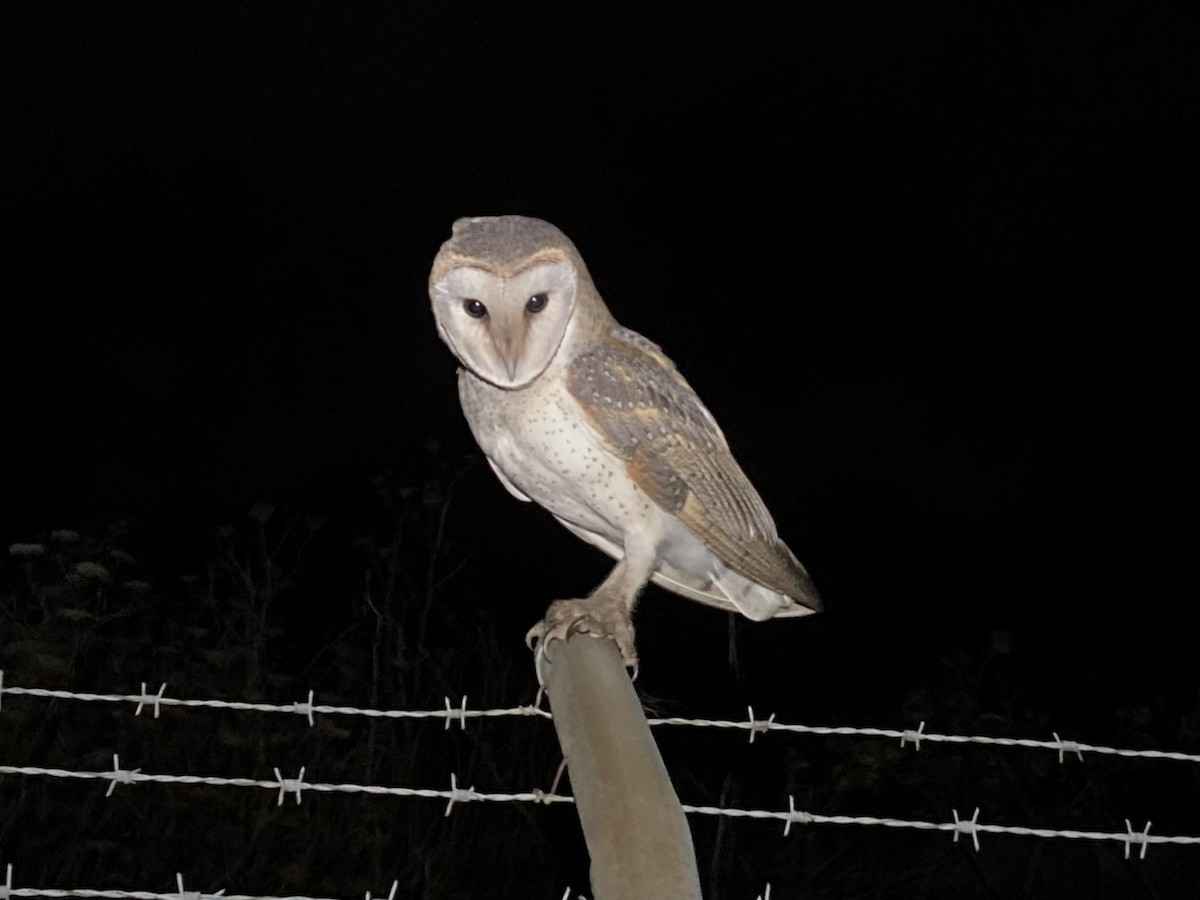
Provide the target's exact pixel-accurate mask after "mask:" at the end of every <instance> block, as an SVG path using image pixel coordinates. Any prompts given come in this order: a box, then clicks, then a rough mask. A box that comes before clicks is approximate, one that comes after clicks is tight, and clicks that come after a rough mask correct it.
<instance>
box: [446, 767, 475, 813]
mask: <svg viewBox="0 0 1200 900" xmlns="http://www.w3.org/2000/svg"><path fill="white" fill-rule="evenodd" d="M479 799H482V798H481V796H480V795H479V794H478V793H476V792H475V788H473V787H469V788H460V787H459V786H458V776H457V775H455V774H454V773H453V772H451V773H450V799H449V801H448V802H447V803H446V815H450V810H452V809H454V804H455V803H470V802H471V801H472V800H479Z"/></svg>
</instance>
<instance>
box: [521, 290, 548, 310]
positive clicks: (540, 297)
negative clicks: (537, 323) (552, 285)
mask: <svg viewBox="0 0 1200 900" xmlns="http://www.w3.org/2000/svg"><path fill="white" fill-rule="evenodd" d="M549 299H550V297H549V295H548V294H544V293H543V294H534V295H533V296H532V297H530V298H529V299H528V300H526V301H525V312H531V313H540V312H541V311H542V310H543V309H545V308H546V301H548V300H549Z"/></svg>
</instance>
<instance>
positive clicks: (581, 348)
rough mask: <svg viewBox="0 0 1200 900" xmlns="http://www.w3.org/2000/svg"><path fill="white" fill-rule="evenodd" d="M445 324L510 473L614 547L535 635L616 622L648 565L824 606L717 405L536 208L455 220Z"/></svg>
mask: <svg viewBox="0 0 1200 900" xmlns="http://www.w3.org/2000/svg"><path fill="white" fill-rule="evenodd" d="M429 295H430V299H431V301H432V304H433V313H434V318H435V320H436V322H437V329H438V333H439V334H440V335H441V338H442V340H443V341H445V342H446V344H447V345H448V346H449V347H450V349H451V350H452V351H453V353H454V355H455V356H456V357H458V360H459V361H460V362H461V363H462V365H463V368H461V369H459V372H458V394H459V399H460V400H461V402H462V408H463V412H464V413H465V414H466V417H467V422H468V424H469V425H470V428H471V432H472V433H473V434H474V436H475V439H476V441H478V443H479V446H480V447H481V448H482V450H483V452H484V455H485V456H486V457H487V459H488V462H489V463H491V467H492V469H493V470H494V471H495V473H496V475H497V476H498V477H499V479H500V482H501V483H502V484H503V485H504V486H505V487H506V488H507V489H508V490H509V492H510V493H512V494H513V495H514V496H515V497H517V498H518V499H519V500H525V501H529V500H533V501H536V502H537V503H538V504H540V505H541V506H543V507H545V508H546V509H547V510H549V511H550V513H551V514H553V516H554V517H555V518H556V519H557V520H558V521H559V522H561V523H562V524H563V525H564V526H566V528H567V529H568V530H569V531H571V532H573V533H574V534H576V535H577V536H578V537H580V538H582V539H583V540H585V541H587V542H589V543H591V544H594V545H595V546H597V547H599V548H600V549H601V550H603V551H604V552H605V553H607V554H608V555H609V556H611V557H613V558H614V559H616V560H617V563H616V565H615V566H614V567H613V570H612V572H611V574H609V576H608V577H607V578H606V579H605V580H604V581H603V583H601V584H600V586H599V587H597V588H596V589H595V590H594V591H593V592H592V593H591V594H590V595H589V596H588V597H587V598H585V599H575V600H559V601H557V602H556V603H554V604H552V605H551V606H550V609H549V610H548V612H547V614H546V618H545V620H544V621H543V622H541V623H539V624H538V625H535V626H534V627H533V628H532V629H531V630H530V634H529V640H530V641H532V640H534V639H535V638H540V639H542V641H543V643H544V642H545V641H548V640H549V639H551V638H560V639H565V638H566V637H568V636H569V635H570V634H571V633H572V632H575V631H579V632H584V633H588V634H591V635H593V636H597V637H600V636H607V637H611V638H613V639H614V640H615V641H616V643H617V646H618V648H619V649H620V651H621V654H622V657H623V658H624V660H625V662H626V663H627V664H628V665H631V666H632V667H633V668H634V669H635V671H636V661H637V655H636V651H635V648H634V643H633V625H632V622H631V619H630V614H631V612H632V609H633V605H634V602H635V601H636V599H637V596H638V594H639V593H640V591H641V590H642V588H643V587H644V586H645V585H646V583H647V582H648V581H653V582H654V583H655V584H658V585H660V586H661V587H664V588H666V589H667V590H669V591H673V592H675V593H677V594H681V595H682V596H684V597H688V598H691V599H692V600H698V601H700V602H701V603H707V604H709V605H711V606H715V607H718V608H720V609H723V610H728V611H731V612H732V611H736V612H740V613H742V614H743V615H745V616H746V617H748V618H750V619H754V620H763V619H769V618H772V617H775V616H800V615H806V614H808V613H812V612H816V611H818V610H820V609H821V599H820V596H819V595H818V594H817V591H816V588H815V587H814V586H813V583H812V580H811V579H810V578H809V576H808V573H807V572H806V571H805V569H804V566H802V565H801V564H800V563H799V561H798V560H797V559H796V557H795V556H794V555H793V554H792V552H791V551H790V550H789V549H788V548H787V546H786V545H785V544H784V543H783V541H781V540H780V539H779V535H778V533H777V531H776V528H775V523H774V521H773V520H772V518H771V515H770V513H769V512H767V508H766V506H765V505H764V504H763V501H762V499H761V498H760V497H759V495H758V493H757V491H755V489H754V487H753V486H752V485H751V484H750V481H749V480H748V479H747V478H746V475H745V474H744V473H743V472H742V470H741V468H740V467H739V466H738V464H737V462H736V461H735V460H734V458H733V455H732V454H731V453H730V450H729V445H728V443H727V442H726V440H725V436H724V434H722V432H721V429H720V427H718V425H717V423H716V420H715V419H714V418H713V417H712V414H711V413H709V411H708V409H707V408H706V407H705V406H704V404H703V403H701V402H700V398H699V397H697V396H696V394H695V392H694V391H693V390H692V388H691V387H690V386H689V385H688V383H687V382H686V381H685V380H684V379H683V376H682V375H680V374H679V372H678V371H676V369H675V365H674V363H672V362H671V360H669V359H668V358H667V357H666V356H665V355H664V354H663V352H662V350H660V349H659V347H658V346H657V345H656V344H654V343H652V342H651V341H649V340H647V339H646V338H644V337H642V336H641V335H640V334H637V333H636V332H634V331H630V330H629V329H628V328H623V327H621V326H620V325H618V324H617V322H616V320H615V319H614V318H613V316H612V314H611V313H610V312H609V310H608V307H607V306H605V305H604V301H603V300H602V299H601V298H600V294H599V293H598V292H597V290H596V287H595V285H594V284H593V283H592V279H591V276H590V275H589V274H588V270H587V267H586V266H585V265H584V262H583V258H582V257H581V256H580V254H579V251H578V250H576V249H575V245H574V244H572V243H571V241H570V240H569V239H568V238H567V237H566V235H564V234H563V233H562V232H561V231H559V230H558V229H557V228H555V227H554V226H553V225H551V224H550V223H548V222H543V221H541V220H540V219H531V218H526V217H524V216H496V217H485V218H471V219H459V220H458V221H457V222H455V223H454V226H453V229H452V234H451V237H450V239H449V240H448V241H446V242H445V243H444V244H443V245H442V247H441V249H440V250H439V252H438V254H437V256H436V257H435V259H434V262H433V270H432V272H431V273H430V276H429Z"/></svg>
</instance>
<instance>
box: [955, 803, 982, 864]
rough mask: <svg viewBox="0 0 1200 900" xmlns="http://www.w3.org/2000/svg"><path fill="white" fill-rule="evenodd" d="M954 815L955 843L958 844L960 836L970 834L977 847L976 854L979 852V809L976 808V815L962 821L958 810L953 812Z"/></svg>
mask: <svg viewBox="0 0 1200 900" xmlns="http://www.w3.org/2000/svg"><path fill="white" fill-rule="evenodd" d="M951 812H953V813H954V843H956V844H957V843H958V836H959V835H960V834H969V835H970V836H971V842H972V843H973V844H974V845H975V852H976V853H978V852H979V807H978V806H977V807H975V815H973V816H971V818H969V819H960V818H959V817H958V810H957V809H954V810H951Z"/></svg>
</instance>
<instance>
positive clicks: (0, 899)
mask: <svg viewBox="0 0 1200 900" xmlns="http://www.w3.org/2000/svg"><path fill="white" fill-rule="evenodd" d="M0 674H3V673H0ZM11 896H12V863H9V864H8V866H7V868H5V870H4V884H0V900H8V898H9V897H11Z"/></svg>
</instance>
